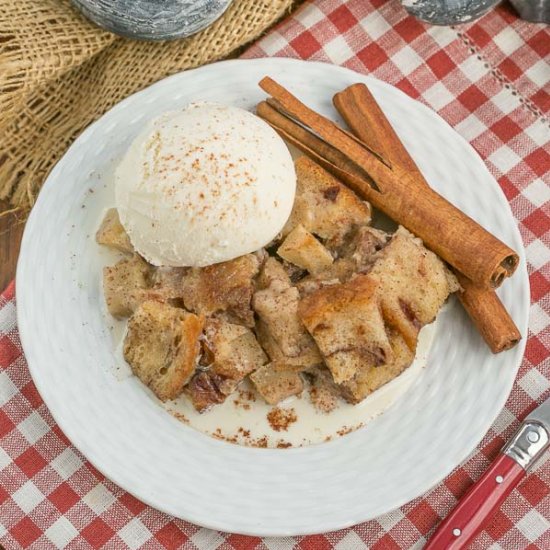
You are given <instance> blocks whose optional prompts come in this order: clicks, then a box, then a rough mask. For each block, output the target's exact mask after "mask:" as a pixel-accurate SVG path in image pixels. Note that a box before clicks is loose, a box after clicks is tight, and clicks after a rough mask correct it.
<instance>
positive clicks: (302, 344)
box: [252, 280, 313, 357]
mask: <svg viewBox="0 0 550 550" xmlns="http://www.w3.org/2000/svg"><path fill="white" fill-rule="evenodd" d="M299 299H300V295H299V292H298V289H297V288H296V287H293V286H287V285H286V284H282V283H281V282H280V281H279V280H274V281H272V283H271V284H270V286H268V287H267V288H264V289H262V290H257V291H256V293H255V294H254V298H253V299H252V305H253V307H254V311H256V313H257V314H258V316H259V317H260V319H261V320H262V321H263V322H264V323H265V324H266V325H267V327H268V328H269V332H270V334H271V336H272V337H273V339H274V340H275V342H276V343H277V345H278V346H279V348H280V349H281V351H282V353H283V355H285V356H287V357H296V356H298V355H301V354H302V353H303V352H304V351H306V350H307V349H309V348H311V346H312V344H313V342H312V340H311V337H310V336H309V334H308V333H307V331H306V329H305V328H304V326H303V324H302V322H301V321H300V319H299V318H298V302H299Z"/></svg>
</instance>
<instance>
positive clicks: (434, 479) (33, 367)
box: [16, 58, 530, 536]
mask: <svg viewBox="0 0 550 550" xmlns="http://www.w3.org/2000/svg"><path fill="white" fill-rule="evenodd" d="M243 64H245V65H246V64H262V65H265V72H266V73H269V71H270V70H273V66H274V65H275V66H277V65H280V66H281V65H282V66H284V65H287V66H290V65H303V64H307V65H321V66H323V68H324V69H326V68H327V67H330V70H334V71H337V72H342V73H346V74H348V75H349V74H350V73H351V74H353V75H356V76H357V78H358V79H361V80H365V79H367V80H371V81H376V82H377V84H379V85H380V86H381V87H385V88H387V89H391V90H392V92H397V93H398V94H400V95H403V96H406V98H407V99H408V100H410V101H414V102H415V104H416V106H417V107H419V108H421V109H422V110H423V111H424V114H428V113H429V116H430V117H432V118H435V119H438V123H444V124H445V125H446V126H447V127H448V129H449V130H451V131H452V132H453V134H454V135H455V138H459V139H460V140H462V142H463V143H464V144H466V145H467V147H468V148H469V149H471V150H472V152H473V153H475V157H476V159H477V161H478V163H479V164H480V166H483V169H484V170H485V171H486V172H487V173H488V174H489V175H490V176H491V178H492V179H493V181H494V186H495V188H496V189H497V190H498V192H499V193H500V194H501V196H502V197H503V198H504V199H505V200H504V202H505V203H506V205H507V209H508V210H507V212H506V214H507V215H508V216H509V217H510V218H511V220H514V226H513V229H512V230H513V232H514V234H515V237H516V239H517V240H518V242H520V243H522V247H521V248H520V249H519V250H518V251H517V252H518V254H519V256H520V266H519V267H518V275H519V274H520V273H521V275H522V276H523V279H524V282H525V286H524V292H523V296H522V297H521V307H522V308H526V315H525V318H524V319H523V323H522V326H520V327H519V329H520V331H521V333H522V340H521V341H520V343H519V344H518V348H517V351H518V352H519V353H518V357H519V359H518V361H519V364H518V365H517V366H516V367H515V376H514V378H513V379H512V380H511V382H510V383H508V384H507V385H506V386H507V389H506V392H503V393H502V395H501V396H500V399H499V401H498V403H497V405H496V406H495V409H494V410H495V411H496V412H495V414H494V416H492V417H491V418H487V419H486V420H485V422H484V423H483V424H484V430H483V433H481V435H480V436H479V438H476V441H475V443H474V444H473V445H469V446H468V447H464V450H463V451H462V453H460V454H461V456H460V459H459V460H458V461H457V462H456V464H454V466H452V467H451V468H450V469H448V471H445V472H443V470H442V473H441V474H438V475H435V476H433V475H432V476H430V480H429V482H426V483H425V485H429V486H426V487H425V489H423V491H422V493H420V494H418V495H416V497H414V496H413V497H409V496H404V497H403V498H402V499H394V501H395V502H397V504H394V505H392V506H391V507H388V508H387V509H386V510H385V511H383V512H381V514H377V515H375V516H368V517H364V518H363V519H358V518H355V517H354V518H353V519H351V520H350V521H348V522H345V523H344V522H338V523H337V524H333V523H330V522H328V526H327V528H326V529H323V530H319V529H304V530H296V529H292V530H290V531H289V530H285V529H279V528H276V529H272V530H270V528H269V527H268V528H264V527H263V526H260V527H259V528H250V529H245V530H242V529H238V530H235V529H234V528H232V527H231V525H230V524H227V523H226V522H225V521H224V520H223V519H221V520H220V519H213V520H212V521H207V520H205V518H204V517H203V516H195V515H194V514H186V516H185V518H184V517H182V516H178V517H181V518H182V519H185V520H186V521H190V522H192V523H194V524H196V525H200V526H203V527H206V528H209V529H214V530H221V531H225V532H231V533H241V534H245V535H251V536H299V535H310V534H317V533H321V532H327V531H332V530H337V529H342V528H346V527H350V526H352V525H356V524H358V523H362V522H364V521H368V520H372V519H374V518H375V517H379V516H380V515H382V514H385V513H388V512H390V511H392V510H395V509H397V508H399V507H401V506H403V505H404V504H406V503H407V502H410V501H411V500H412V499H413V498H417V497H419V496H422V495H424V494H425V493H426V492H428V491H429V490H430V489H431V488H433V487H434V486H435V485H437V484H439V483H440V482H441V481H442V480H443V479H444V478H445V477H447V476H448V475H449V474H450V473H451V472H452V471H453V470H454V469H455V468H456V467H458V466H459V465H460V464H461V463H463V462H464V460H465V459H466V458H467V457H468V456H469V455H470V454H471V452H472V451H473V450H474V449H475V448H476V447H477V446H478V444H479V442H480V441H481V440H482V439H483V437H484V436H485V435H486V433H487V431H488V429H489V428H490V427H491V425H492V424H493V423H494V421H495V420H496V418H497V417H498V415H499V414H500V412H501V411H502V408H503V407H504V405H505V403H506V400H507V399H508V397H509V395H510V392H511V390H512V388H513V385H514V382H515V380H516V377H517V373H518V371H519V368H520V367H521V363H522V360H523V356H524V352H525V346H526V344H527V340H528V321H529V305H530V298H529V277H528V272H527V266H526V261H525V249H524V246H523V239H522V237H521V234H520V232H519V230H518V227H517V220H516V218H515V216H514V214H513V212H512V210H511V206H510V203H509V201H508V200H507V199H506V197H505V195H504V192H503V191H502V189H501V188H500V186H499V185H498V182H496V180H495V178H494V176H493V175H492V174H491V173H490V171H489V170H488V168H487V166H486V164H485V162H484V161H483V159H482V158H481V157H480V156H479V154H478V153H477V152H476V151H475V149H474V148H473V147H472V146H471V145H470V144H469V142H468V141H467V140H466V139H465V138H463V137H462V136H461V135H460V134H459V133H458V132H457V131H456V130H454V128H452V126H450V125H449V124H448V123H447V121H445V119H443V118H442V117H441V116H440V115H439V114H438V113H436V112H435V111H433V110H432V109H431V108H429V107H428V106H427V105H425V104H423V103H421V102H420V101H418V100H415V99H414V98H411V97H410V96H408V95H407V94H406V93H405V92H403V91H401V90H399V89H398V88H396V87H395V86H392V85H391V84H388V83H386V82H384V81H382V80H379V79H376V78H374V77H372V76H370V75H364V74H361V73H358V72H356V71H353V70H352V69H348V68H346V67H341V66H338V65H332V64H330V63H325V62H319V61H304V60H298V59H294V58H257V59H232V60H225V61H220V62H217V63H212V64H209V65H206V66H202V67H198V68H196V69H192V70H189V71H183V72H180V73H176V74H174V75H171V76H169V77H166V78H164V79H162V80H159V81H158V82H156V83H154V84H152V85H151V86H149V87H147V88H145V89H143V90H140V91H138V92H136V93H134V94H132V95H130V96H128V97H127V98H125V99H123V100H122V101H120V102H119V103H117V104H116V105H114V106H113V107H112V108H111V109H109V110H108V111H107V112H106V113H104V114H103V115H102V116H101V117H99V118H98V119H97V120H96V121H94V122H93V123H92V124H90V125H89V126H88V127H86V128H85V129H84V130H83V131H82V132H81V134H80V135H79V136H78V137H77V138H76V139H75V140H74V142H73V143H72V144H71V146H70V147H69V148H68V149H67V150H66V151H65V153H64V155H63V156H62V157H61V159H60V160H59V161H58V162H57V163H56V165H55V166H54V168H53V169H52V170H51V172H50V174H49V175H48V177H47V178H46V180H45V182H44V184H43V186H42V189H41V191H40V194H39V197H38V198H37V201H36V203H35V205H34V208H33V209H32V211H31V214H30V216H29V218H28V220H27V225H26V227H25V231H24V235H23V240H22V244H21V254H20V256H19V261H18V263H17V273H16V295H17V296H18V298H17V318H18V326H19V333H20V339H21V344H22V346H23V350H24V352H25V356H26V357H29V356H32V353H28V350H30V349H31V347H32V344H31V343H30V342H31V340H32V335H30V334H29V331H28V330H27V324H26V321H25V315H24V313H23V303H24V300H25V298H22V296H25V291H24V289H23V283H22V282H21V281H24V280H25V278H24V277H23V276H22V275H21V274H22V273H24V271H25V269H26V268H27V265H25V252H26V250H27V249H28V244H27V241H28V240H29V238H30V237H29V235H30V234H31V232H32V227H33V224H34V223H36V222H35V221H34V220H35V218H36V217H37V216H38V214H35V212H38V209H37V208H36V205H37V204H39V201H40V200H41V196H42V195H43V192H44V191H45V192H46V193H47V192H48V189H49V187H50V186H51V185H53V182H54V180H55V179H56V176H57V173H58V172H59V171H60V169H61V168H60V166H61V165H62V161H63V159H64V158H65V156H66V155H67V154H68V152H69V151H71V150H72V149H73V148H75V147H78V145H79V141H80V140H81V139H84V138H85V137H86V136H87V135H89V134H90V133H92V132H93V130H94V129H95V127H96V125H98V124H99V123H100V121H101V120H102V119H103V118H104V117H105V116H106V115H108V114H109V113H111V112H112V111H115V110H118V109H122V108H123V107H124V106H125V105H126V104H127V103H129V102H131V101H133V100H135V97H136V96H139V95H140V94H144V93H146V92H148V93H150V90H151V89H154V88H155V87H158V88H160V87H162V86H165V85H166V83H167V82H168V81H171V80H176V79H179V78H182V75H184V74H185V75H186V76H188V75H191V78H193V76H192V75H193V74H197V73H200V72H207V71H216V70H217V68H218V67H219V66H221V65H223V66H227V65H243ZM270 67H271V68H272V69H270ZM520 270H521V271H520ZM516 276H517V275H516ZM27 363H28V366H29V371H30V373H31V376H32V379H33V382H34V383H35V385H36V387H37V389H38V391H39V393H40V395H41V396H42V395H43V390H44V387H43V386H42V382H43V379H41V378H40V375H37V373H38V372H39V368H37V364H36V363H35V362H34V361H28V360H27ZM31 363H32V364H31ZM46 393H47V392H46ZM44 403H45V404H46V406H47V408H48V411H49V412H50V414H51V415H52V417H53V418H54V420H55V422H56V423H57V424H58V425H59V427H60V428H61V430H62V431H63V433H65V435H66V436H67V437H68V439H69V440H70V442H71V444H72V445H74V446H75V447H76V448H77V449H78V451H79V452H80V453H81V454H82V455H83V456H84V457H85V459H86V460H88V461H89V462H90V463H91V464H92V465H93V466H94V467H95V468H96V469H97V470H98V471H100V472H101V473H103V474H104V475H105V477H106V478H107V479H109V480H111V481H112V482H113V483H115V484H116V485H118V486H119V487H121V488H122V489H123V490H125V491H127V492H128V493H130V494H132V495H134V496H136V498H138V499H140V500H141V501H143V502H144V503H145V504H147V505H149V506H151V507H153V508H155V509H157V510H160V511H161V512H164V513H166V514H169V515H173V514H174V511H173V510H170V509H168V508H166V507H164V506H163V503H162V501H159V500H157V499H155V498H149V497H148V496H147V495H142V494H139V495H137V494H136V493H134V492H133V490H132V488H131V487H128V486H127V485H126V483H124V482H120V481H118V480H117V479H116V478H117V477H119V476H116V475H111V474H110V473H109V474H108V473H106V472H108V471H109V470H110V469H111V468H108V467H107V468H106V467H104V466H103V465H100V466H98V464H97V463H96V461H95V460H92V459H90V458H89V456H88V454H87V453H84V451H82V450H81V447H84V448H87V445H86V444H85V442H84V441H82V439H81V438H80V437H79V435H78V433H79V432H78V430H73V429H72V427H70V426H67V425H66V424H67V423H66V422H65V421H64V419H63V417H62V416H61V417H59V415H58V414H57V411H56V412H54V411H52V410H51V409H50V407H49V405H48V404H47V402H46V400H44ZM334 443H335V442H334V441H333V442H329V443H325V444H323V445H331V444H334ZM220 444H222V445H225V444H226V443H221V442H220ZM304 449H307V447H306V448H296V449H285V450H278V449H247V450H248V451H252V452H260V453H288V454H293V453H297V452H303V451H304Z"/></svg>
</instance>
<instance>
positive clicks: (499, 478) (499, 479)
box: [495, 476, 504, 483]
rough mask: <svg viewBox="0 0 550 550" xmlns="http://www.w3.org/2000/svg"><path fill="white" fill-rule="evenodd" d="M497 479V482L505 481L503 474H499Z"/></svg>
mask: <svg viewBox="0 0 550 550" xmlns="http://www.w3.org/2000/svg"><path fill="white" fill-rule="evenodd" d="M495 480H496V482H497V483H502V482H503V481H504V478H503V477H502V476H497V477H496V478H495Z"/></svg>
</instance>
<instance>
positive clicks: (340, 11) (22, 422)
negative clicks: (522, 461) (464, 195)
mask: <svg viewBox="0 0 550 550" xmlns="http://www.w3.org/2000/svg"><path fill="white" fill-rule="evenodd" d="M261 56H288V57H300V58H304V59H315V60H321V61H326V62H329V63H334V64H338V65H344V66H346V67H349V68H351V69H354V70H356V71H359V72H362V73H370V74H372V75H374V76H375V77H377V78H379V79H381V80H384V81H386V82H389V83H391V84H393V85H395V86H397V87H398V88H401V89H402V90H404V91H405V92H406V93H408V94H409V95H411V96H412V97H414V98H415V99H418V100H420V101H422V102H424V103H426V104H427V105H429V106H430V107H431V108H432V109H434V110H435V111H437V112H438V113H439V114H440V115H441V116H442V117H443V118H444V119H445V120H447V122H449V124H451V125H452V126H453V127H454V128H455V129H456V131H457V132H459V133H460V134H462V135H463V136H464V137H465V138H466V139H467V140H468V141H469V142H470V143H471V144H472V145H473V146H474V147H475V149H476V150H477V151H478V152H479V154H480V155H481V156H482V157H483V159H484V160H485V162H486V163H487V165H488V167H489V169H490V170H491V172H492V173H493V174H494V176H495V177H496V178H497V180H498V182H499V184H500V185H501V187H502V189H503V190H504V192H505V194H506V196H507V198H508V200H509V201H510V204H511V207H512V210H513V213H514V215H515V217H516V219H517V221H518V225H519V227H520V231H521V234H522V236H523V240H524V244H525V248H526V250H527V260H528V269H529V277H530V282H531V301H532V305H531V317H530V324H529V326H530V328H529V335H528V343H527V350H526V353H525V358H524V361H523V364H522V367H521V370H520V372H519V375H518V378H517V382H516V385H515V387H514V390H513V392H512V394H511V396H510V398H509V400H508V402H507V403H506V407H505V408H504V410H503V411H502V413H501V414H500V416H499V417H498V419H497V421H496V422H495V424H494V425H493V427H492V428H491V430H490V431H489V433H488V434H487V435H486V437H485V438H484V439H483V441H482V442H481V444H480V446H479V448H478V449H477V451H476V452H474V453H473V454H472V455H471V456H470V457H469V458H468V459H467V460H466V462H465V463H464V464H462V465H461V466H460V467H459V468H457V469H456V470H455V471H454V472H453V473H452V474H451V475H449V477H447V479H446V480H445V481H444V482H443V483H441V484H440V485H439V486H437V487H436V488H434V489H432V490H431V491H430V492H429V493H428V494H426V495H424V496H423V497H422V498H418V499H416V500H414V501H413V502H410V503H409V504H407V505H405V506H403V507H402V508H400V509H398V510H395V511H394V512H392V513H390V514H387V515H385V516H382V517H380V518H378V519H376V520H373V521H369V522H367V523H364V524H361V525H357V526H355V527H353V528H351V529H345V530H342V531H338V532H333V533H327V534H324V535H317V536H309V537H295V538H284V539H264V540H262V539H259V538H253V537H244V536H239V535H231V534H226V533H218V532H215V531H210V530H208V529H203V528H200V527H197V526H194V525H191V524H189V523H186V522H184V521H181V520H176V519H174V518H171V517H169V516H167V515H165V514H162V513H160V512H157V511H156V510H153V509H152V508H149V507H148V506H146V505H145V504H143V503H141V502H140V501H138V500H136V499H135V498H133V497H132V496H130V495H129V494H128V493H126V492H124V491H123V490H122V489H120V488H119V487H117V486H116V485H114V484H113V483H111V482H110V481H108V480H106V479H105V478H104V477H103V476H102V475H101V474H100V473H98V472H97V471H96V470H95V469H94V468H93V467H92V466H91V465H90V464H89V463H88V462H87V461H86V459H85V458H84V457H83V456H82V455H81V454H80V453H79V452H78V451H77V450H76V449H75V448H74V447H72V446H71V444H70V442H69V441H68V440H67V439H66V437H65V436H64V435H63V433H61V431H60V429H59V428H58V426H56V425H55V423H54V421H53V419H52V417H51V416H50V414H49V412H48V409H47V408H46V406H45V405H44V403H43V402H42V400H41V398H40V396H39V395H38V393H37V391H36V388H35V387H34V384H33V383H32V381H31V378H30V375H29V372H28V369H27V365H26V363H25V358H24V357H23V355H22V352H21V345H20V342H19V337H18V333H17V325H16V315H15V296H14V287H13V285H11V286H10V287H9V288H8V289H7V290H6V292H5V293H4V295H3V297H2V298H1V299H0V543H1V544H3V545H4V546H5V548H6V550H12V549H18V548H28V547H31V548H36V549H39V550H42V549H48V548H65V547H68V548H75V549H86V548H113V549H122V548H132V549H134V548H149V549H162V548H167V549H176V548H186V549H195V548H200V549H212V550H213V549H218V548H219V549H226V550H231V549H233V548H239V549H240V548H242V549H250V550H252V549H270V550H286V549H290V548H300V549H303V550H324V549H327V550H328V549H332V548H335V549H339V550H347V549H350V550H351V549H359V548H371V549H372V550H391V549H401V548H407V549H409V548H417V549H418V548H421V547H422V545H423V543H424V542H425V540H426V538H427V535H429V533H430V531H431V530H432V529H433V528H434V526H435V525H436V524H437V522H438V521H439V519H440V518H442V517H443V516H445V515H446V514H447V513H448V512H449V510H450V509H451V508H452V507H453V506H454V504H455V503H456V501H457V498H459V497H460V496H461V495H462V494H463V493H464V491H465V490H466V489H467V488H468V486H469V485H470V484H471V483H472V481H473V480H475V479H477V478H478V477H479V476H480V474H481V473H482V472H483V470H484V469H485V468H486V467H487V466H488V465H489V463H490V461H491V459H492V458H493V457H494V456H495V455H496V453H497V452H498V450H499V449H500V447H501V446H502V445H503V443H504V442H505V440H506V439H507V438H509V437H510V436H511V435H512V433H513V432H514V430H515V429H516V428H517V426H518V423H519V419H521V418H523V417H524V416H525V415H526V414H527V413H528V412H529V411H530V410H531V409H532V408H533V407H534V406H535V405H536V403H540V402H541V401H542V400H543V399H545V398H546V397H548V396H549V395H550V307H549V306H550V122H549V119H548V114H549V111H550V89H549V83H550V66H549V65H548V59H549V56H550V32H549V30H548V27H544V26H542V25H534V24H530V23H526V22H522V21H520V20H518V19H517V18H516V16H515V15H514V13H513V12H512V11H511V9H510V8H508V7H506V6H502V7H500V8H498V9H496V10H494V11H492V12H491V13H489V14H488V15H486V16H485V17H483V18H482V19H481V20H479V21H478V22H475V23H472V24H469V25H465V26H462V27H450V28H449V27H445V28H444V27H429V26H426V25H424V24H422V23H420V22H418V21H416V20H415V19H413V18H411V17H408V16H407V14H406V12H405V11H404V10H403V9H402V7H401V6H400V3H399V2H398V1H397V0H391V1H384V0H350V1H347V2H343V1H338V0H318V1H314V2H310V3H306V4H305V5H304V6H303V7H302V8H301V9H300V10H299V11H298V12H297V13H295V14H294V15H293V16H292V17H290V18H289V19H287V20H286V21H284V22H283V23H282V24H280V25H279V26H278V27H277V28H276V29H275V30H273V31H271V32H270V33H269V34H268V35H267V36H266V37H265V38H263V39H262V40H261V41H260V42H258V43H257V44H256V45H254V46H253V47H252V48H251V49H250V50H248V51H247V52H246V53H245V55H244V57H247V58H250V57H261ZM472 548H474V549H476V548H477V549H488V548H490V549H491V550H497V549H505V550H522V549H533V550H534V549H546V550H548V549H550V460H547V461H546V462H543V463H541V464H540V465H539V466H538V467H537V469H535V471H533V472H532V473H531V474H530V475H529V477H527V478H526V479H525V480H524V482H523V483H522V484H521V485H520V486H519V488H518V489H517V490H516V491H515V492H514V493H513V494H512V495H511V496H510V497H509V498H508V499H507V500H506V502H505V504H504V505H503V507H502V509H501V510H500V511H499V512H498V513H497V515H496V516H495V518H494V520H493V521H492V522H491V524H490V525H488V526H487V528H486V529H485V531H483V532H482V534H481V535H480V536H479V537H478V539H477V540H476V542H475V544H474V545H473V546H472Z"/></svg>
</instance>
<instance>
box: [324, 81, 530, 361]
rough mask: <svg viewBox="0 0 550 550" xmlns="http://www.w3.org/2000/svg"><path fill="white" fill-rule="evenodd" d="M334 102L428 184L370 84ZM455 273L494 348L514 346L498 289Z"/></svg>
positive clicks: (390, 157)
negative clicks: (486, 287) (477, 284)
mask: <svg viewBox="0 0 550 550" xmlns="http://www.w3.org/2000/svg"><path fill="white" fill-rule="evenodd" d="M333 103H334V106H335V107H336V109H337V110H338V112H339V113H340V115H341V116H342V118H343V119H344V120H345V121H346V123H347V125H348V126H349V127H350V128H351V130H352V132H353V133H354V134H355V135H356V136H357V137H358V138H360V139H361V140H363V141H364V142H365V143H366V144H367V145H368V146H369V147H371V148H373V149H374V150H375V151H377V153H378V154H380V155H381V156H382V157H383V158H385V159H386V161H389V162H390V163H392V164H399V165H400V166H402V167H403V168H405V169H406V170H408V171H409V173H410V174H411V175H412V176H413V178H414V180H415V182H416V184H417V185H419V186H425V187H428V186H429V185H428V182H427V181H426V179H425V178H424V176H423V174H422V172H421V171H420V170H419V168H418V166H417V165H416V163H415V162H414V160H413V158H412V157H411V155H410V154H409V152H408V151H407V149H406V148H405V146H404V145H403V142H402V141H401V140H400V139H399V136H398V135H397V133H396V132H395V130H394V129H393V127H392V125H391V123H390V121H389V120H388V119H387V117H386V115H385V114H384V112H383V111H382V109H381V108H380V106H379V105H378V102H377V101H376V99H375V98H374V96H373V95H372V93H371V92H370V90H369V89H368V87H367V86H365V85H364V84H353V85H352V86H349V87H348V88H346V89H345V90H343V91H342V92H339V93H337V94H336V95H335V96H334V98H333ZM455 274H456V276H457V277H458V279H459V282H460V284H461V286H462V292H459V293H458V297H459V299H460V301H461V303H462V305H463V306H464V309H465V310H466V312H467V313H468V315H469V316H470V318H471V319H472V321H473V322H474V324H475V325H476V327H477V329H478V331H479V332H480V334H481V335H482V337H483V339H484V340H485V342H486V343H487V345H488V346H489V348H490V349H491V351H492V352H493V353H499V352H501V351H504V350H507V349H510V348H512V347H514V346H515V345H516V344H517V343H518V342H519V340H520V339H521V334H520V332H519V330H518V328H517V327H516V325H515V323H514V321H513V320H512V318H511V317H510V315H509V313H508V312H507V311H506V308H505V307H504V305H503V304H502V302H501V301H500V298H499V297H498V296H497V294H496V292H495V291H494V290H492V289H485V288H480V287H477V286H476V285H474V284H473V283H472V281H470V280H469V279H467V278H466V277H464V276H463V275H461V274H460V273H458V272H456V270H455Z"/></svg>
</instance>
